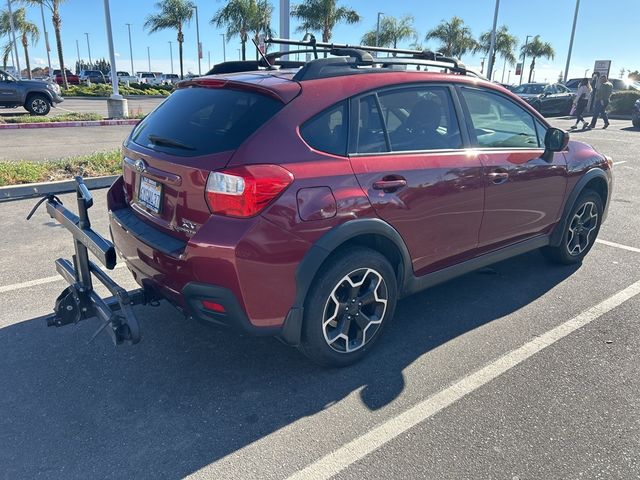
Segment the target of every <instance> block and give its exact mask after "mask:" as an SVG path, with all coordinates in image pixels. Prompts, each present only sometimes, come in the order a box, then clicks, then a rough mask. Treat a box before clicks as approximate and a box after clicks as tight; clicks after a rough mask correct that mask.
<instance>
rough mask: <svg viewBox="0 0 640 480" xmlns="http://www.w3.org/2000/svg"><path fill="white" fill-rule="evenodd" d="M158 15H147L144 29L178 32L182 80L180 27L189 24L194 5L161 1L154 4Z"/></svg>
mask: <svg viewBox="0 0 640 480" xmlns="http://www.w3.org/2000/svg"><path fill="white" fill-rule="evenodd" d="M156 8H157V9H158V10H160V12H159V13H156V14H152V15H149V16H148V17H147V19H146V20H145V22H144V28H147V29H149V33H155V32H158V31H160V30H166V29H175V30H177V32H178V38H177V40H178V55H179V56H180V78H184V68H183V64H182V44H183V43H184V34H183V33H182V26H183V25H184V24H187V25H188V24H189V22H190V21H191V18H192V17H193V10H194V8H195V4H194V3H193V2H192V1H191V0H163V1H159V2H157V3H156Z"/></svg>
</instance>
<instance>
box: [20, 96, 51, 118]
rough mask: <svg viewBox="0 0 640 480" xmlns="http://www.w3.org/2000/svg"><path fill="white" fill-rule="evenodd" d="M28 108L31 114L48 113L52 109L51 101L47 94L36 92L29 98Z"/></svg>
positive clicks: (26, 105) (26, 106) (41, 114)
mask: <svg viewBox="0 0 640 480" xmlns="http://www.w3.org/2000/svg"><path fill="white" fill-rule="evenodd" d="M24 108H26V109H27V110H28V111H29V113H30V114H31V115H39V116H43V115H47V114H48V113H49V112H50V111H51V102H50V101H49V99H48V98H47V96H46V95H42V94H40V93H35V94H32V95H29V97H28V98H27V103H26V104H25V106H24Z"/></svg>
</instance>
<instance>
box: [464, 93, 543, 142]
mask: <svg viewBox="0 0 640 480" xmlns="http://www.w3.org/2000/svg"><path fill="white" fill-rule="evenodd" d="M461 90H462V95H463V97H464V100H465V102H466V104H467V107H468V109H469V114H470V116H471V122H472V123H473V133H474V134H475V137H476V138H477V144H478V146H479V147H484V148H538V147H539V146H540V145H541V143H540V142H539V140H538V134H537V132H536V127H535V124H534V121H533V116H532V115H531V114H530V113H529V112H527V111H526V110H525V109H524V108H522V107H521V106H519V105H516V104H515V103H514V102H512V101H511V100H509V99H507V98H505V97H503V96H502V95H499V94H497V93H492V92H488V91H486V90H477V89H471V88H466V87H464V88H462V89H461Z"/></svg>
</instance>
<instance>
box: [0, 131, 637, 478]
mask: <svg viewBox="0 0 640 480" xmlns="http://www.w3.org/2000/svg"><path fill="white" fill-rule="evenodd" d="M553 123H554V124H556V125H557V126H559V127H561V128H567V127H568V125H569V122H568V121H566V120H561V119H556V120H554V121H553ZM629 123H630V122H623V121H613V122H612V126H611V127H610V128H609V129H608V130H604V131H603V130H594V131H591V132H584V133H576V134H574V135H573V138H574V139H581V140H583V141H587V142H589V143H592V144H593V145H594V146H595V147H596V148H598V149H599V150H600V151H602V152H603V153H606V154H608V155H610V156H611V157H613V160H614V177H615V189H614V192H613V197H612V202H611V205H610V209H609V217H608V219H607V222H606V223H605V224H604V226H603V228H602V230H601V232H600V235H599V239H600V242H599V243H597V244H596V245H595V246H594V248H593V250H592V251H591V252H590V254H589V255H588V256H587V257H586V259H585V261H584V262H583V263H582V265H579V266H568V267H559V266H556V265H551V264H549V263H547V262H546V261H545V260H544V258H543V257H542V256H541V255H540V254H539V253H538V252H531V253H528V254H525V255H522V256H520V257H517V258H513V259H510V260H507V261H504V262H501V263H499V264H497V265H494V266H492V267H490V268H487V269H483V270H480V271H478V272H474V273H470V274H468V275H465V276H463V277H461V278H458V279H456V280H453V281H450V282H448V283H446V284H442V285H439V286H437V287H434V288H431V289H429V290H427V291H425V292H422V293H420V294H417V295H414V296H412V297H409V298H407V299H404V300H403V301H401V302H400V303H399V306H398V310H397V313H396V317H395V318H394V321H393V323H392V324H390V325H389V328H388V329H387V330H386V332H385V336H384V338H382V339H381V342H380V344H379V345H378V346H377V348H376V349H375V350H374V351H373V352H371V355H369V356H368V357H367V358H366V359H365V360H364V361H362V362H361V363H359V364H357V365H355V366H353V367H349V368H346V369H341V370H326V369H322V368H319V367H316V366H314V365H312V364H310V363H309V362H308V361H307V360H305V359H304V357H302V356H301V355H300V354H298V353H297V352H296V351H295V350H294V349H292V348H289V347H287V346H285V345H283V344H281V343H280V342H278V341H277V340H275V339H270V338H248V337H238V336H236V335H234V334H232V333H229V332H221V331H218V330H214V329H211V328H209V327H206V326H203V325H200V324H197V323H193V322H191V321H188V320H185V319H184V317H182V316H181V315H180V314H179V313H178V312H176V311H175V310H174V309H173V308H172V307H170V306H168V305H166V304H164V303H163V304H161V306H159V307H139V308H137V309H136V311H137V313H138V316H139V318H140V319H141V321H142V327H143V340H142V342H141V343H140V344H139V345H136V346H124V347H114V346H112V345H111V343H110V341H109V340H108V338H107V337H106V335H100V336H99V337H97V338H96V340H95V341H94V342H92V343H90V344H87V341H88V339H89V338H90V336H91V335H92V334H93V332H94V331H95V330H96V329H97V328H98V324H97V322H96V321H87V322H83V323H81V324H79V325H78V326H68V327H64V328H61V329H53V328H47V327H45V325H44V324H43V321H42V319H40V318H39V317H40V316H41V315H44V314H46V313H48V312H50V311H51V308H52V306H53V303H54V301H55V297H56V296H57V294H58V293H59V292H60V290H61V289H62V288H63V286H64V284H63V281H62V280H58V279H57V278H56V274H55V270H54V266H53V260H54V259H55V258H57V257H59V256H67V257H68V256H70V254H71V252H72V243H71V240H70V236H69V234H68V233H67V232H66V231H64V230H63V229H62V228H61V227H59V226H56V225H55V224H54V223H53V222H52V221H51V220H50V219H49V218H48V217H47V215H46V213H45V212H44V210H41V211H40V212H38V213H37V214H36V215H35V216H34V218H33V219H32V220H31V222H29V223H27V222H26V221H24V216H25V215H26V213H27V212H28V210H29V209H30V207H31V206H32V204H33V203H34V202H33V201H32V200H28V201H18V202H11V203H0V231H1V232H2V234H0V272H2V275H1V276H0V307H1V308H0V311H1V312H2V315H1V316H0V385H1V386H2V388H0V465H1V466H2V468H0V478H6V479H16V478H64V479H71V478H83V479H84V478H94V477H98V478H114V479H120V478H157V477H162V478H182V477H187V476H188V477H191V478H208V479H222V478H229V479H237V478H256V479H257V478H286V477H289V476H293V475H296V476H297V477H296V478H328V477H330V476H331V475H334V476H335V478H345V479H346V478H349V479H350V478H354V479H355V478H402V479H406V478H434V479H448V478H451V479H454V478H455V479H466V478H469V479H484V478H499V479H502V478H506V479H550V478H620V479H632V478H638V476H639V473H640V463H639V459H640V422H639V421H638V419H639V418H640V393H639V392H640V353H639V352H640V322H639V318H640V293H639V292H640V284H639V283H637V282H638V281H639V280H640V233H639V232H640V228H639V227H640V220H639V219H638V215H637V212H638V211H639V208H640V197H639V196H638V194H637V192H638V190H639V189H640V159H638V157H637V152H638V150H639V149H640V132H638V131H633V130H632V129H630V128H628V127H627V124H629ZM94 193H95V197H96V204H95V206H94V207H93V209H92V212H91V213H92V218H93V221H94V226H95V228H96V229H97V230H99V231H100V232H102V233H103V234H106V233H107V223H106V212H105V191H104V190H100V191H95V192H94ZM72 200H73V199H72V197H71V196H64V197H63V201H65V202H68V203H71V202H72ZM114 278H115V279H116V280H117V281H119V282H121V283H122V285H123V286H125V287H126V288H133V287H134V282H133V281H132V279H131V277H130V275H129V274H128V272H127V270H126V268H117V269H116V270H115V271H114Z"/></svg>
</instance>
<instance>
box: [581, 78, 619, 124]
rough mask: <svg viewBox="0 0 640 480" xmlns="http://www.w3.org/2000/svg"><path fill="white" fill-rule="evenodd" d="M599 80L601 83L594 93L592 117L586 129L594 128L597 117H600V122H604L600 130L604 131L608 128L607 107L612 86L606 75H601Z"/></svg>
mask: <svg viewBox="0 0 640 480" xmlns="http://www.w3.org/2000/svg"><path fill="white" fill-rule="evenodd" d="M600 80H601V83H600V86H599V87H598V90H597V92H596V99H595V105H594V107H593V117H592V118H591V123H590V124H589V126H588V127H587V128H594V127H595V126H596V122H597V121H598V117H599V116H602V120H604V127H602V128H603V129H605V128H607V127H608V126H609V117H608V115H607V107H608V106H609V101H610V100H611V94H612V93H613V84H612V83H611V82H610V81H609V79H608V78H607V76H606V75H601V76H600Z"/></svg>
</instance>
